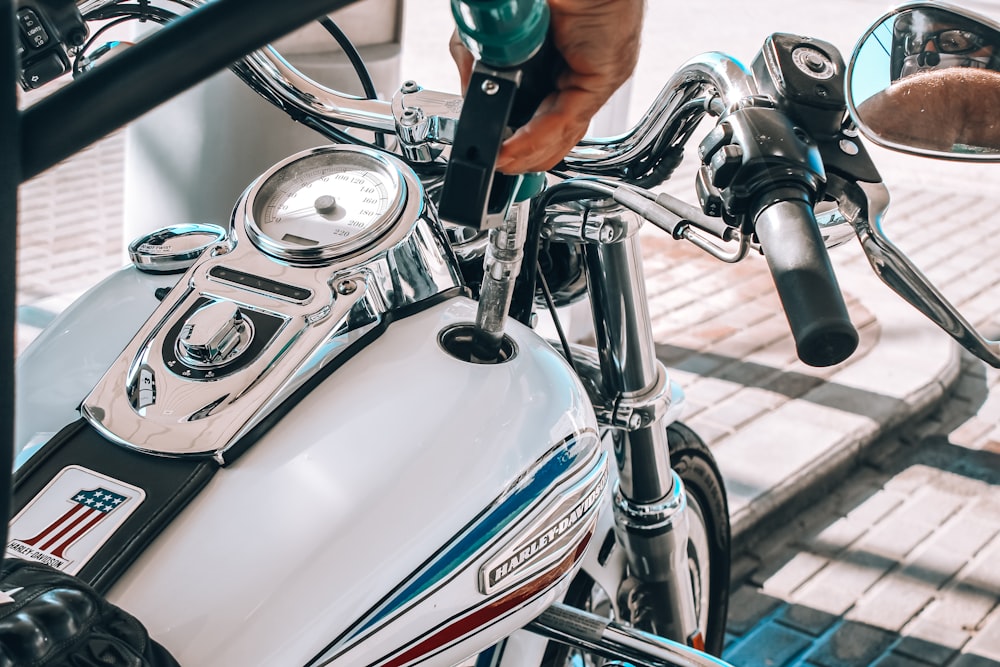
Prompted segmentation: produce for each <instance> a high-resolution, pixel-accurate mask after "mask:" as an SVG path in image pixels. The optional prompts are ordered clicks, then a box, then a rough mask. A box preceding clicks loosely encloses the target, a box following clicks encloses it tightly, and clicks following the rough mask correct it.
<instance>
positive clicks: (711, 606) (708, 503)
mask: <svg viewBox="0 0 1000 667" xmlns="http://www.w3.org/2000/svg"><path fill="white" fill-rule="evenodd" d="M667 441H668V443H669V445H670V463H671V466H672V467H673V469H674V471H675V472H676V473H677V475H678V476H679V477H680V478H681V481H682V482H683V483H684V489H685V491H686V492H687V507H688V510H687V511H688V525H689V527H690V533H689V538H688V544H687V554H688V571H689V573H690V576H691V587H692V590H693V591H694V599H695V604H696V606H697V608H696V610H695V612H696V616H697V618H698V627H699V629H700V630H701V633H702V637H703V638H704V640H705V650H706V651H707V652H709V653H712V654H713V655H719V654H720V653H721V652H722V647H723V642H724V640H725V634H726V613H727V610H728V607H729V566H730V553H729V549H730V529H729V507H728V504H727V501H726V491H725V487H724V486H723V483H722V476H721V475H720V474H719V468H718V466H717V465H716V463H715V458H714V457H713V456H712V452H711V451H709V449H708V446H707V445H706V444H705V443H704V441H702V439H701V438H700V437H698V434H696V433H695V432H694V431H692V430H691V429H690V428H688V427H687V426H685V425H684V424H681V423H680V422H674V423H673V424H670V425H669V426H667ZM615 594H617V591H605V590H604V589H602V588H601V587H600V586H598V585H596V584H595V583H594V581H593V579H591V578H590V576H588V575H587V574H586V573H585V572H580V573H579V574H578V575H577V577H576V578H575V579H574V580H573V582H572V584H571V585H570V588H569V591H568V592H567V595H566V598H565V602H566V604H569V605H572V606H575V607H579V608H581V609H586V610H588V611H592V612H594V613H598V614H608V615H610V613H611V604H610V597H609V596H610V595H615ZM542 664H543V665H545V667H569V666H574V667H575V666H579V665H588V666H589V665H601V664H604V662H603V660H601V659H600V658H598V657H597V656H593V655H590V654H587V653H585V652H582V651H579V650H577V649H571V648H569V647H567V646H564V645H560V644H556V643H550V644H549V647H548V649H547V650H546V652H545V659H544V660H543V662H542Z"/></svg>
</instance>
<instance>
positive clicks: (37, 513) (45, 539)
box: [7, 466, 145, 574]
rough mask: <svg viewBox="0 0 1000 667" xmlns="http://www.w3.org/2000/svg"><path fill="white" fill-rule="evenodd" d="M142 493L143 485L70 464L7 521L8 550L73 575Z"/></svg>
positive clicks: (18, 555) (127, 514)
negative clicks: (138, 485)
mask: <svg viewBox="0 0 1000 667" xmlns="http://www.w3.org/2000/svg"><path fill="white" fill-rule="evenodd" d="M144 498H145V492H143V490H142V489H139V488H137V487H133V486H131V485H128V484H125V483H124V482H121V481H119V480H116V479H112V478H110V477H107V476H105V475H101V474H100V473H96V472H94V471H92V470H88V469H86V468H83V467H81V466H68V467H66V468H64V469H63V470H62V472H60V473H59V474H57V475H56V477H55V478H54V479H53V480H52V482H50V483H49V485H48V486H47V487H46V488H45V489H43V490H42V491H41V492H40V493H39V494H38V495H37V496H36V497H35V498H34V499H33V500H32V501H31V502H30V503H29V504H28V505H27V506H26V507H25V508H24V509H23V510H22V511H21V512H20V513H18V515H17V517H15V518H14V521H12V522H11V526H10V537H11V539H10V542H9V543H8V544H7V555H9V556H15V557H18V558H24V559H27V560H33V561H36V562H40V563H45V564H47V565H51V566H52V567H55V568H57V569H60V570H62V571H64V572H68V573H70V574H76V572H78V571H79V569H80V568H81V567H83V565H84V564H86V562H87V561H88V560H89V559H90V557H91V556H92V555H93V554H94V553H95V552H96V551H97V549H99V548H100V546H101V545H102V544H104V543H105V542H106V541H107V540H108V539H110V537H111V536H112V535H113V534H114V533H115V531H116V530H118V528H120V527H121V525H122V523H123V522H124V521H125V519H127V518H128V516H129V515H130V514H131V513H132V512H133V511H134V510H135V509H136V508H137V507H138V505H139V504H140V503H142V501H143V499H144Z"/></svg>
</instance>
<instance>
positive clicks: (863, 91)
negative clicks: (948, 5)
mask: <svg viewBox="0 0 1000 667" xmlns="http://www.w3.org/2000/svg"><path fill="white" fill-rule="evenodd" d="M848 88H849V91H848V92H849V95H850V98H851V106H852V110H853V111H854V115H855V120H856V121H857V122H858V125H859V126H860V127H861V129H862V130H863V131H865V133H866V134H868V135H869V136H870V137H871V138H872V139H873V140H875V141H876V142H878V143H881V144H883V145H886V146H889V147H890V148H902V149H908V150H915V151H917V152H923V153H931V154H935V155H949V156H952V157H960V156H965V157H968V158H980V159H1000V32H998V31H997V30H996V29H995V27H994V26H992V25H988V24H987V23H986V22H985V21H984V20H979V19H978V18H977V17H975V16H974V15H971V14H970V15H966V14H965V13H964V12H963V13H958V12H957V11H950V10H946V9H943V8H941V7H935V6H931V5H920V6H910V8H907V9H904V10H903V11H900V12H898V13H896V14H893V15H891V16H889V17H888V18H887V19H885V20H884V21H883V22H882V23H881V24H879V25H877V26H876V27H875V28H873V29H872V31H871V32H870V33H869V34H868V35H867V36H866V38H865V39H864V40H863V41H862V42H861V44H859V46H858V48H857V49H856V51H855V53H854V58H853V61H852V66H851V74H850V79H849V83H848Z"/></svg>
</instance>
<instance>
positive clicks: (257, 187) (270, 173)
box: [242, 145, 410, 266]
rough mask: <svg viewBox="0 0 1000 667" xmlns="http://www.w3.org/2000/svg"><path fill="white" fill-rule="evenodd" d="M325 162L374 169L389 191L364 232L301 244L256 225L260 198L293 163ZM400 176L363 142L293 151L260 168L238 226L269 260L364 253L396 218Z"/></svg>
mask: <svg viewBox="0 0 1000 667" xmlns="http://www.w3.org/2000/svg"><path fill="white" fill-rule="evenodd" d="M323 160H329V161H330V162H329V164H330V166H331V168H334V167H336V168H339V167H341V166H344V165H352V164H353V165H358V166H359V167H360V168H363V169H367V170H369V171H375V172H378V174H379V175H380V176H381V177H382V178H384V179H385V180H386V182H387V183H388V185H389V188H390V189H391V192H390V193H389V205H388V206H387V208H386V210H385V211H384V212H382V213H381V214H380V215H379V216H378V218H377V219H376V220H375V221H374V222H373V223H372V224H370V225H369V226H368V227H367V228H365V229H364V230H362V231H360V232H358V233H357V234H355V235H353V236H350V237H347V238H345V239H344V240H342V241H336V242H332V243H323V244H319V245H316V246H310V247H305V246H301V245H298V244H295V243H290V242H286V241H282V240H281V239H276V238H274V237H273V236H271V235H270V234H268V233H267V231H265V230H264V229H263V228H262V225H261V224H260V222H259V221H258V219H257V218H258V212H259V210H260V206H259V204H260V202H261V199H262V198H263V197H266V196H268V192H269V191H271V190H273V189H276V188H277V187H279V185H280V183H281V182H282V180H283V179H287V178H289V177H291V176H292V170H293V169H295V167H296V166H297V165H306V164H308V163H311V162H313V161H323ZM409 194H410V193H409V192H408V189H407V187H406V179H405V178H404V177H403V174H402V172H401V171H400V170H399V167H397V166H396V165H395V164H393V163H392V162H391V161H390V160H389V159H387V158H386V157H385V156H384V155H383V154H381V153H379V152H378V151H374V150H371V149H368V148H365V147H363V146H350V145H336V146H320V147H317V148H311V149H308V150H305V151H302V152H300V153H296V154H295V155H292V156H290V157H288V158H286V159H284V160H282V161H281V162H278V163H277V164H275V165H274V166H273V167H271V168H270V169H268V170H267V171H266V172H264V173H263V174H262V175H261V176H260V177H259V178H258V179H257V180H256V181H255V182H254V183H253V185H252V186H251V187H250V189H249V190H248V192H247V194H246V206H244V207H242V210H243V212H244V213H243V227H244V229H245V230H246V234H247V237H248V238H249V239H250V241H251V242H252V243H253V244H254V245H255V246H256V247H257V248H258V249H259V250H261V251H262V252H263V253H265V254H267V255H270V256H271V257H273V258H275V259H279V260H282V261H284V262H288V263H289V264H296V265H310V266H316V265H327V264H331V263H333V262H336V261H340V260H342V259H344V258H347V257H350V256H352V255H355V254H358V253H361V252H364V251H365V250H367V249H368V248H370V247H371V246H372V245H374V244H375V243H376V242H377V241H378V240H379V239H380V238H382V237H383V236H384V235H385V234H386V233H387V232H388V231H389V230H390V229H392V228H393V227H394V226H395V224H396V223H397V222H398V221H399V219H400V216H401V214H402V212H403V210H404V208H405V207H406V201H407V197H408V196H409Z"/></svg>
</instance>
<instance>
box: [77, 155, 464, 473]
mask: <svg viewBox="0 0 1000 667" xmlns="http://www.w3.org/2000/svg"><path fill="white" fill-rule="evenodd" d="M358 151H359V149H357V148H356V147H342V146H327V147H322V148H316V149H310V150H308V151H303V152H302V153H299V154H297V156H292V157H291V158H289V159H288V160H285V161H283V162H282V163H281V165H284V166H285V167H286V170H285V172H282V171H281V170H277V171H276V170H275V169H272V170H270V171H268V172H267V173H266V174H265V175H264V176H262V177H261V178H262V179H264V178H265V177H267V178H272V179H273V178H275V173H279V174H280V173H291V172H289V170H288V169H287V166H288V165H293V164H294V163H295V161H296V159H302V160H315V159H316V156H323V155H330V156H331V158H330V159H331V161H335V160H336V156H337V155H339V154H341V153H344V154H347V155H349V156H356V155H357V153H358ZM352 159H354V158H352ZM378 160H379V162H380V164H381V163H383V162H384V163H386V164H387V165H389V166H391V167H392V168H393V169H395V170H396V171H397V172H398V173H397V174H396V175H397V176H398V178H399V181H400V186H399V189H398V192H399V193H401V195H402V196H403V199H402V200H401V201H399V202H398V205H397V204H394V205H393V206H391V207H389V208H387V209H386V211H387V213H386V215H389V214H390V213H391V215H393V216H395V217H393V218H392V219H388V218H386V219H384V220H383V219H380V221H379V223H378V225H379V228H378V234H377V235H372V236H366V237H364V240H365V243H364V244H362V245H358V244H352V245H351V247H350V250H349V251H345V252H344V253H342V254H337V255H336V256H330V257H328V258H326V259H324V260H323V261H322V262H318V263H317V261H316V260H315V259H313V260H312V261H311V262H310V263H309V264H301V265H297V264H293V263H290V262H289V261H284V260H283V259H281V258H278V257H275V256H273V254H269V253H268V252H266V251H265V250H262V249H260V248H258V247H257V246H255V245H254V244H253V243H250V242H249V240H248V238H247V234H248V233H249V232H250V225H251V222H252V219H251V216H250V214H249V212H248V208H249V207H252V206H253V200H252V198H251V194H252V193H253V192H255V191H257V190H259V187H258V186H251V188H248V190H247V192H246V193H244V195H243V198H242V199H241V200H240V202H238V203H237V206H236V209H235V211H234V213H233V228H232V229H231V230H230V234H229V237H230V238H231V239H232V242H233V247H232V249H231V250H230V251H229V252H224V250H225V248H217V249H216V252H214V253H205V254H204V255H202V257H201V258H200V259H199V261H198V262H197V263H196V264H195V265H194V266H192V267H191V268H190V269H189V270H188V272H187V273H186V274H185V275H184V276H183V277H182V279H181V280H180V281H179V282H178V284H177V286H176V287H175V288H174V289H173V290H172V291H171V292H170V294H169V295H167V297H166V298H165V299H164V300H163V302H162V303H161V304H160V306H159V307H158V308H157V309H156V311H155V312H154V313H153V314H152V316H151V317H150V318H149V319H148V320H147V321H146V323H145V324H144V325H143V326H142V328H141V329H140V330H139V332H138V333H137V334H136V335H135V337H134V338H133V339H132V341H131V342H130V343H129V344H128V345H127V346H126V348H125V350H124V351H123V352H122V354H121V355H120V356H119V357H118V359H117V360H116V361H115V362H114V363H113V364H112V366H111V368H110V369H109V370H108V372H107V373H106V374H105V375H104V377H103V378H102V379H101V380H100V382H98V384H97V386H96V387H95V388H94V390H93V391H92V392H91V393H90V395H89V396H87V398H86V399H84V401H83V404H82V406H81V412H82V414H83V416H84V417H85V418H86V419H87V420H88V421H89V422H90V423H91V424H92V425H93V426H94V427H95V428H97V430H98V431H99V432H101V433H102V434H103V435H104V436H105V437H107V438H109V439H110V440H112V441H113V442H116V443H119V444H121V445H124V446H127V447H131V448H134V449H138V450H141V451H147V452H153V453H157V454H163V455H168V456H185V455H211V456H214V457H215V458H217V459H218V460H219V461H220V462H223V463H225V462H227V461H228V460H230V459H231V458H232V457H233V456H232V455H233V454H234V453H235V451H234V450H233V446H234V445H235V443H237V442H238V441H239V440H240V439H241V438H242V437H243V436H244V435H246V434H247V433H248V432H249V431H250V430H251V429H253V428H254V427H255V426H256V425H257V424H259V423H260V422H261V421H262V420H263V419H264V418H265V417H266V416H267V415H268V414H270V413H271V412H272V411H273V410H274V409H275V408H276V407H277V406H278V405H280V404H281V403H282V402H284V401H285V400H287V399H288V398H289V397H290V396H291V395H292V394H293V392H295V391H296V390H297V389H299V388H300V387H302V386H303V385H304V384H305V383H306V382H307V381H308V380H309V379H310V378H312V377H314V376H315V375H316V373H318V372H319V371H320V370H321V369H322V368H324V367H325V366H327V365H328V364H329V363H330V362H331V361H332V360H333V359H335V358H336V357H338V356H340V355H341V354H342V353H343V352H344V351H346V350H348V349H350V348H351V347H352V346H354V345H356V344H358V343H359V340H360V339H362V337H364V336H365V335H366V334H370V333H372V332H373V331H374V330H376V329H378V328H379V327H381V326H384V325H385V324H386V323H387V322H388V321H391V320H392V319H393V318H394V317H397V316H399V314H401V313H405V312H407V311H408V310H409V309H412V308H413V307H414V306H415V305H416V304H419V303H421V302H424V301H427V300H428V299H432V298H434V297H435V296H437V295H440V294H442V293H444V292H447V291H449V290H453V289H455V288H457V287H460V286H461V277H460V275H459V272H458V269H457V267H456V266H455V262H454V257H453V255H452V254H451V253H450V251H449V250H448V248H447V244H446V241H445V240H444V237H443V234H442V232H441V228H440V224H439V223H438V221H437V219H436V218H435V216H434V212H433V209H432V208H431V207H430V206H428V205H427V202H426V200H425V198H424V192H423V188H422V186H421V185H420V182H419V180H418V179H417V177H416V175H415V174H413V172H412V170H410V169H409V168H408V167H406V166H405V165H404V164H403V163H402V162H400V161H398V160H396V159H395V158H392V157H390V156H380V157H379V158H378ZM387 169H388V168H387ZM350 186H351V184H350V183H349V184H348V187H350ZM289 187H291V186H289ZM339 194H341V193H338V195H339ZM351 196H353V195H350V196H348V197H345V200H346V201H350V197H351ZM331 199H332V197H331ZM317 201H318V200H317ZM360 238H361V237H359V239H360ZM220 313H223V314H225V316H224V317H223V316H222V315H220ZM206 342H207V343H210V344H211V345H208V346H207V347H206V344H205V343H206ZM192 359H194V360H196V361H197V363H195V361H192ZM227 452H228V453H230V456H228V457H227V455H226V454H227Z"/></svg>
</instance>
